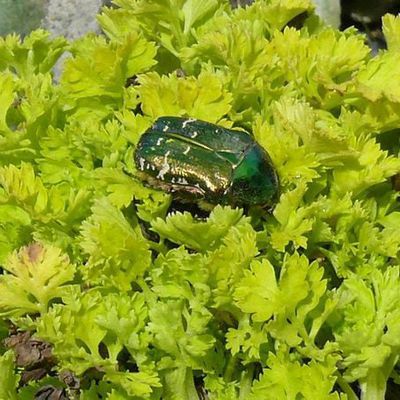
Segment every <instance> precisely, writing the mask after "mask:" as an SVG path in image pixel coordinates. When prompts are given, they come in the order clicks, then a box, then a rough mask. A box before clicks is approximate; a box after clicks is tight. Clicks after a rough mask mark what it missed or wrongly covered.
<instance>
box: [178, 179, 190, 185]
mask: <svg viewBox="0 0 400 400" xmlns="http://www.w3.org/2000/svg"><path fill="white" fill-rule="evenodd" d="M178 183H180V184H181V185H187V184H188V181H187V180H186V179H185V178H178Z"/></svg>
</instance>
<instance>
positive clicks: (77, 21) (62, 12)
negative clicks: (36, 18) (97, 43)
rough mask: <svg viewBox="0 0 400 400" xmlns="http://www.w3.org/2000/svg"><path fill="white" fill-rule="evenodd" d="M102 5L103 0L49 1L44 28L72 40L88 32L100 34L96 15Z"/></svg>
mask: <svg viewBox="0 0 400 400" xmlns="http://www.w3.org/2000/svg"><path fill="white" fill-rule="evenodd" d="M102 4H103V2H102V0H85V1H81V0H68V1H65V0H49V2H48V5H47V10H46V17H45V19H44V21H43V27H44V28H46V29H48V30H49V31H50V32H52V33H53V35H55V36H57V35H63V36H65V37H66V38H68V39H71V40H72V39H76V38H77V37H79V36H82V35H83V34H85V33H86V32H99V26H98V24H97V22H96V14H97V13H98V12H99V10H100V7H101V6H102Z"/></svg>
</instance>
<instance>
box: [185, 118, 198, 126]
mask: <svg viewBox="0 0 400 400" xmlns="http://www.w3.org/2000/svg"><path fill="white" fill-rule="evenodd" d="M194 121H196V118H188V119H187V120H185V121H183V124H182V128H186V125H187V124H190V123H191V122H194Z"/></svg>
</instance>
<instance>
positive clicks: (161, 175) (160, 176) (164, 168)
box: [157, 150, 170, 181]
mask: <svg viewBox="0 0 400 400" xmlns="http://www.w3.org/2000/svg"><path fill="white" fill-rule="evenodd" d="M169 154H170V151H169V150H168V151H167V152H166V153H165V156H164V162H163V165H162V168H161V169H160V171H159V172H158V175H157V179H161V180H162V181H163V180H164V175H165V174H166V173H167V172H168V171H169V168H170V167H169V164H168V156H169Z"/></svg>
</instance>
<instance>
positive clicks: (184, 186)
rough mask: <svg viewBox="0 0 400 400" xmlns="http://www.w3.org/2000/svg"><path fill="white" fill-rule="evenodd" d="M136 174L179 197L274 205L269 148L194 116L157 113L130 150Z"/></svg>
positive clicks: (276, 189) (275, 194) (275, 185)
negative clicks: (133, 155) (134, 147)
mask: <svg viewBox="0 0 400 400" xmlns="http://www.w3.org/2000/svg"><path fill="white" fill-rule="evenodd" d="M135 164H136V167H137V169H138V170H139V171H140V177H141V178H142V179H143V180H144V181H145V182H146V183H147V184H148V185H150V186H152V187H154V188H158V189H162V190H164V191H167V192H173V193H174V194H175V195H176V196H177V197H178V198H180V199H183V200H190V201H198V200H202V201H205V202H206V203H211V204H229V205H232V206H252V205H261V206H273V205H274V203H275V202H276V201H277V197H278V192H279V179H278V176H277V174H276V171H275V169H274V167H273V165H272V162H271V159H270V157H269V155H268V153H267V152H266V151H265V150H264V149H263V148H262V147H261V146H260V145H259V144H258V143H257V142H255V141H254V139H253V138H252V137H251V136H250V135H249V134H248V133H246V132H244V131H239V130H232V129H227V128H224V127H221V126H218V125H214V124H211V123H209V122H205V121H200V120H197V119H193V118H189V119H188V118H179V117H161V118H159V119H157V121H156V122H155V123H154V124H153V126H152V127H151V128H149V129H148V130H147V131H146V132H145V133H144V134H143V135H142V137H141V138H140V140H139V143H138V145H137V148H136V152H135Z"/></svg>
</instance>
